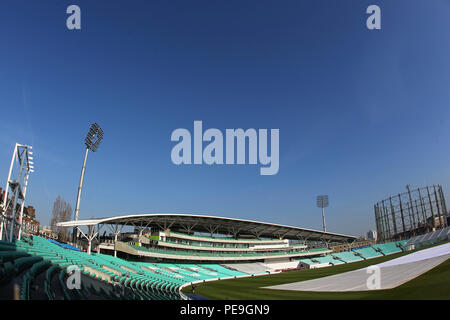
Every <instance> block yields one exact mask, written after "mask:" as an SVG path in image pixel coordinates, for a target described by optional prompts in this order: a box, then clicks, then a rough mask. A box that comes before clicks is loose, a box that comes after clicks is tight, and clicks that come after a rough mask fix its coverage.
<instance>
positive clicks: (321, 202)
mask: <svg viewBox="0 0 450 320" xmlns="http://www.w3.org/2000/svg"><path fill="white" fill-rule="evenodd" d="M317 207H318V208H322V223H323V231H324V232H327V225H326V224H325V210H324V208H326V207H328V195H321V196H317Z"/></svg>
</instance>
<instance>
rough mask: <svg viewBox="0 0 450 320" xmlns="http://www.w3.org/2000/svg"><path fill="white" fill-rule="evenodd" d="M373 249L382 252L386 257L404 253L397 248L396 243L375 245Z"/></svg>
mask: <svg viewBox="0 0 450 320" xmlns="http://www.w3.org/2000/svg"><path fill="white" fill-rule="evenodd" d="M373 248H374V249H376V250H380V251H381V252H382V253H383V254H384V255H388V254H393V253H398V252H402V249H401V248H400V247H399V246H397V244H396V243H395V242H388V243H383V244H375V245H373Z"/></svg>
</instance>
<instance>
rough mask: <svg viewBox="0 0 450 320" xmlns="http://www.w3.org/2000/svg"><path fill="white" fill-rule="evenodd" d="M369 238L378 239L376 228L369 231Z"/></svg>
mask: <svg viewBox="0 0 450 320" xmlns="http://www.w3.org/2000/svg"><path fill="white" fill-rule="evenodd" d="M367 239H369V240H374V241H376V240H377V232H376V231H375V230H369V232H367Z"/></svg>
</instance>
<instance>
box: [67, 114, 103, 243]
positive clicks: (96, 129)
mask: <svg viewBox="0 0 450 320" xmlns="http://www.w3.org/2000/svg"><path fill="white" fill-rule="evenodd" d="M102 139H103V130H102V129H101V128H100V126H99V125H98V124H97V123H95V122H94V123H93V124H92V125H91V127H90V128H89V132H88V133H87V135H86V138H85V139H84V144H85V145H86V151H85V153H84V161H83V167H82V168H81V177H80V184H79V186H78V194H77V204H76V206H75V218H74V220H78V213H79V212H80V200H81V189H82V188H83V180H84V171H85V170H86V160H87V156H88V152H89V150H92V152H96V151H97V149H98V146H99V144H100V142H101V141H102ZM72 240H73V243H74V244H75V243H76V240H77V227H74V228H73V234H72Z"/></svg>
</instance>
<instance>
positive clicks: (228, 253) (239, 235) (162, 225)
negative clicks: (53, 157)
mask: <svg viewBox="0 0 450 320" xmlns="http://www.w3.org/2000/svg"><path fill="white" fill-rule="evenodd" d="M60 225H61V226H65V227H69V228H72V227H73V226H77V228H78V230H79V231H80V233H81V234H82V238H80V241H79V243H77V244H76V245H75V244H66V243H61V242H58V241H56V240H52V239H45V238H43V237H40V236H36V235H34V236H33V235H27V236H24V237H22V239H21V240H18V239H15V240H13V241H0V287H1V290H0V292H1V293H0V294H1V296H0V299H23V300H28V299H48V300H55V299H56V300H59V299H64V300H80V299H93V300H97V299H102V300H105V299H107V300H111V299H112V300H115V299H117V300H181V299H189V297H188V296H187V295H185V294H183V293H182V292H181V289H183V288H184V287H186V286H189V285H193V284H199V283H204V282H209V281H215V280H224V279H234V278H241V277H251V276H260V275H268V274H273V273H280V272H283V271H288V270H298V269H314V268H320V267H330V266H334V265H340V264H347V263H353V262H357V261H364V260H369V259H373V258H376V257H380V256H386V255H390V254H394V253H399V252H404V251H407V250H411V249H414V248H417V247H420V246H421V245H425V244H427V245H428V244H430V243H435V242H439V241H443V240H448V238H449V237H450V229H449V228H448V227H447V228H445V229H439V230H436V231H434V232H432V233H429V234H427V235H425V236H421V237H417V238H411V239H408V240H401V241H395V242H388V243H380V244H376V245H375V244H374V245H372V246H364V247H361V248H352V249H351V250H348V251H342V252H333V251H332V250H330V249H329V248H330V247H331V246H332V245H335V244H336V243H349V244H351V243H355V242H356V238H355V237H352V236H346V235H341V234H333V233H328V232H321V231H315V230H309V229H302V228H298V227H290V226H282V225H276V224H270V223H263V222H255V221H248V220H239V219H230V218H221V217H211V216H199V215H181V214H147V215H131V216H122V217H114V218H103V219H90V220H78V221H68V222H62V223H60ZM105 226H106V227H109V228H110V229H111V230H113V231H115V232H114V233H113V234H112V236H111V237H109V236H105V235H104V236H99V235H100V232H101V230H102V228H104V227H105ZM126 226H131V227H132V229H133V231H132V232H121V231H122V230H124V228H125V227H126ZM83 227H84V228H87V231H83ZM205 230H207V231H208V232H209V234H206V232H205ZM90 249H93V250H90ZM77 270H78V271H79V277H80V286H79V288H72V289H69V285H68V283H69V282H70V277H72V275H73V274H75V273H76V272H77Z"/></svg>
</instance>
